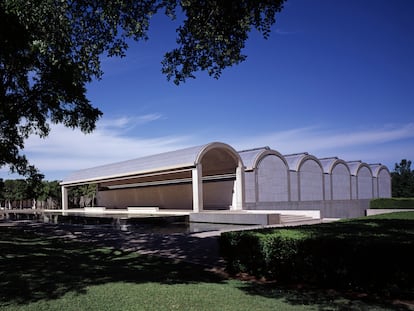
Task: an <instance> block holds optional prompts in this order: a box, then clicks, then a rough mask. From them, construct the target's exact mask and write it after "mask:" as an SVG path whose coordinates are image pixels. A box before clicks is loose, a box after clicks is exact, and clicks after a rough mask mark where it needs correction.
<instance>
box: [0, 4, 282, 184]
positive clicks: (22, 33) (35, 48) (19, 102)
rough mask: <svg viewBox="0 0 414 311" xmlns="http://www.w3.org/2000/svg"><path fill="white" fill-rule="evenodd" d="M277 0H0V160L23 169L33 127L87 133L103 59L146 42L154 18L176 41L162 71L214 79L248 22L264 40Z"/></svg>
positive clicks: (94, 115)
mask: <svg viewBox="0 0 414 311" xmlns="http://www.w3.org/2000/svg"><path fill="white" fill-rule="evenodd" d="M283 2H284V0H262V1H256V0H232V1H219V0H215V1H200V0H186V1H177V0H139V1H127V0H115V1H98V0H94V1H83V0H70V1H68V0H43V1H26V0H4V1H2V2H0V104H1V105H0V125H1V132H0V144H1V150H2V151H1V152H0V167H2V166H4V165H9V166H10V168H11V169H12V170H15V171H17V172H18V173H19V174H22V175H27V176H28V175H29V174H30V172H31V170H30V169H29V167H28V166H29V163H28V161H27V159H26V158H25V157H24V156H22V155H21V154H20V152H21V150H22V149H23V148H24V140H25V139H27V138H28V136H29V135H31V134H36V135H39V136H41V137H45V136H47V135H48V133H49V123H50V122H52V123H63V124H64V125H65V126H68V127H72V128H80V129H81V130H82V131H83V132H85V133H89V132H91V131H93V129H94V128H95V123H96V121H97V120H98V119H99V118H100V117H101V115H102V112H101V111H100V110H99V109H98V108H95V107H93V106H92V105H91V103H90V102H89V100H88V99H87V97H86V87H87V84H88V83H90V82H91V81H93V80H94V79H100V78H101V77H102V75H103V72H102V70H101V62H100V57H101V56H102V55H108V56H121V57H122V56H124V55H125V51H126V50H127V48H128V44H127V39H128V38H132V39H133V40H135V41H139V40H147V39H148V36H147V32H148V29H149V25H150V19H151V17H152V16H153V15H154V14H156V13H158V12H160V11H164V13H165V14H166V15H167V16H169V17H171V18H173V19H175V18H176V12H177V10H178V11H179V12H180V13H181V12H182V13H183V15H184V20H183V23H182V25H181V26H180V27H178V29H177V36H178V37H177V45H178V46H177V48H175V49H173V50H172V51H170V52H167V53H166V54H165V57H164V60H163V61H162V72H163V73H164V74H165V75H166V76H167V79H168V80H171V79H172V80H173V81H174V83H175V84H180V83H182V82H185V81H186V79H188V78H195V72H197V71H199V70H202V71H207V73H208V74H209V75H210V76H212V77H214V78H216V79H217V78H219V77H220V75H221V73H222V71H223V70H224V69H225V68H226V67H229V66H233V65H235V64H239V63H240V62H242V61H244V60H245V59H246V55H244V54H243V53H242V50H243V48H244V45H245V41H246V40H247V38H248V34H249V32H250V30H251V29H252V28H256V29H257V30H258V31H259V32H261V33H262V34H263V36H264V37H265V38H266V37H268V35H269V32H270V28H271V26H272V25H273V23H274V22H275V14H276V13H277V12H279V11H280V10H281V8H282V4H283Z"/></svg>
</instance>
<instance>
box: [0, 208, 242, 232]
mask: <svg viewBox="0 0 414 311" xmlns="http://www.w3.org/2000/svg"><path fill="white" fill-rule="evenodd" d="M10 221H12V222H14V221H16V222H17V221H20V222H21V221H28V222H40V223H49V224H61V225H80V226H88V227H90V226H93V227H103V228H115V229H118V230H121V231H126V232H139V233H157V234H177V233H195V232H206V231H216V230H223V229H230V228H234V229H237V228H242V227H246V225H243V226H238V225H226V224H212V223H193V222H189V221H188V216H159V217H158V216H149V215H140V216H137V215H134V216H126V215H115V214H111V215H108V214H107V215H85V214H74V213H70V214H68V213H65V212H42V211H24V212H23V211H3V212H0V222H10Z"/></svg>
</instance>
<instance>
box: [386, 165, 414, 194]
mask: <svg viewBox="0 0 414 311" xmlns="http://www.w3.org/2000/svg"><path fill="white" fill-rule="evenodd" d="M391 177H392V196H393V197H399V198H409V197H414V171H413V170H411V161H410V160H408V161H407V160H406V159H402V160H401V162H400V163H399V164H397V163H395V168H394V171H393V172H392V173H391Z"/></svg>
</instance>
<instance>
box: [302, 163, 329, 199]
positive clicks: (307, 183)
mask: <svg viewBox="0 0 414 311" xmlns="http://www.w3.org/2000/svg"><path fill="white" fill-rule="evenodd" d="M299 178H300V179H299V188H300V189H299V191H300V201H316V200H323V199H324V197H323V188H324V186H323V172H322V168H321V166H320V165H319V164H318V163H317V162H316V161H315V160H313V159H307V160H305V161H304V162H303V163H302V165H301V166H300V168H299Z"/></svg>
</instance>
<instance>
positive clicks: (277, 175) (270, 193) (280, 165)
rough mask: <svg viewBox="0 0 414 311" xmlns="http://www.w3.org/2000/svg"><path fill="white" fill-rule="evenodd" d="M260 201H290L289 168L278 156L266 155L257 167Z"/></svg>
mask: <svg viewBox="0 0 414 311" xmlns="http://www.w3.org/2000/svg"><path fill="white" fill-rule="evenodd" d="M257 185H260V186H259V187H258V191H257V194H258V201H259V202H272V201H279V202H283V201H288V200H289V185H288V168H287V167H286V165H285V163H284V162H283V161H282V160H281V159H280V158H279V157H277V156H274V155H269V156H267V157H264V158H263V159H262V160H261V161H260V163H259V165H258V168H257Z"/></svg>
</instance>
